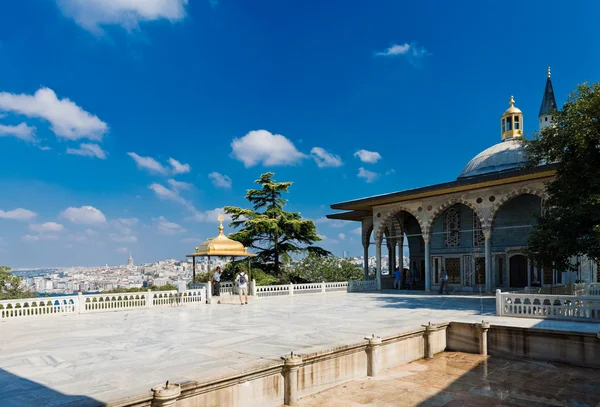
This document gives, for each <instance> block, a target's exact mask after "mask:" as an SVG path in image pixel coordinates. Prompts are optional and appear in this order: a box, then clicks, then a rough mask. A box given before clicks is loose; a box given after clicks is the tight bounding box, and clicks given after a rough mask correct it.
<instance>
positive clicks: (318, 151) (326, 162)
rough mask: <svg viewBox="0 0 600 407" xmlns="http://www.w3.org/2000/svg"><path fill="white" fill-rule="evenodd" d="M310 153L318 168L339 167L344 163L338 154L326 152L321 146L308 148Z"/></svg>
mask: <svg viewBox="0 0 600 407" xmlns="http://www.w3.org/2000/svg"><path fill="white" fill-rule="evenodd" d="M310 155H311V156H312V158H313V159H314V160H315V162H316V163H317V167H319V168H325V167H341V166H342V165H343V164H344V163H343V162H342V159H341V158H340V156H338V155H334V154H331V153H328V152H327V151H326V150H325V149H324V148H321V147H313V149H312V150H310Z"/></svg>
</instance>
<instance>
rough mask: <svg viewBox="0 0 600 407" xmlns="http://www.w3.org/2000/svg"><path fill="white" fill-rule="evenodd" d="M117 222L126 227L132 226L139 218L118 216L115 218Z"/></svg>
mask: <svg viewBox="0 0 600 407" xmlns="http://www.w3.org/2000/svg"><path fill="white" fill-rule="evenodd" d="M117 221H118V222H119V223H121V224H122V225H125V226H128V227H134V226H135V225H137V224H138V222H139V220H138V219H137V218H119V219H117Z"/></svg>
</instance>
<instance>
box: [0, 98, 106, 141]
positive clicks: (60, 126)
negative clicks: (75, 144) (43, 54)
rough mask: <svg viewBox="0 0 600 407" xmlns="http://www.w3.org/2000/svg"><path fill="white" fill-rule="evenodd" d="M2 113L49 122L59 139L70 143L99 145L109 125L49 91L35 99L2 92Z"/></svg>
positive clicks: (0, 99)
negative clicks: (94, 142)
mask: <svg viewBox="0 0 600 407" xmlns="http://www.w3.org/2000/svg"><path fill="white" fill-rule="evenodd" d="M0 110H4V111H9V112H13V113H17V114H22V115H25V116H27V117H35V118H39V119H44V120H47V121H49V122H50V124H51V128H52V131H53V132H54V133H55V134H56V135H57V136H59V137H62V138H66V139H68V140H79V139H82V138H87V139H90V140H97V141H100V140H102V137H103V136H104V134H105V133H106V132H107V131H108V125H107V124H106V123H104V122H103V121H102V120H100V119H99V118H98V117H97V116H95V115H93V114H91V113H88V112H86V111H85V110H83V109H82V108H81V107H79V106H77V105H76V104H75V103H73V102H72V101H70V100H69V99H66V98H65V99H58V98H57V96H56V93H54V91H53V90H52V89H49V88H40V89H39V90H38V91H36V92H35V93H34V94H33V95H26V94H20V95H17V94H13V93H7V92H0Z"/></svg>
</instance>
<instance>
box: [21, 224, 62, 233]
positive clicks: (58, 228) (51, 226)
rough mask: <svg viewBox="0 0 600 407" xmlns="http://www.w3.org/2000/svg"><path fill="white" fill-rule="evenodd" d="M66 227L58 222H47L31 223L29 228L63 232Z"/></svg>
mask: <svg viewBox="0 0 600 407" xmlns="http://www.w3.org/2000/svg"><path fill="white" fill-rule="evenodd" d="M64 229H65V227H64V226H63V225H62V224H60V223H56V222H46V223H42V224H35V225H29V230H31V231H33V232H38V233H58V232H62V231H63V230H64Z"/></svg>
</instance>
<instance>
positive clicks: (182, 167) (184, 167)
mask: <svg viewBox="0 0 600 407" xmlns="http://www.w3.org/2000/svg"><path fill="white" fill-rule="evenodd" d="M169 164H171V167H172V168H173V174H185V173H187V172H190V170H191V169H192V168H191V167H190V165H189V164H182V163H180V162H179V161H177V160H176V159H174V158H171V157H169Z"/></svg>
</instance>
